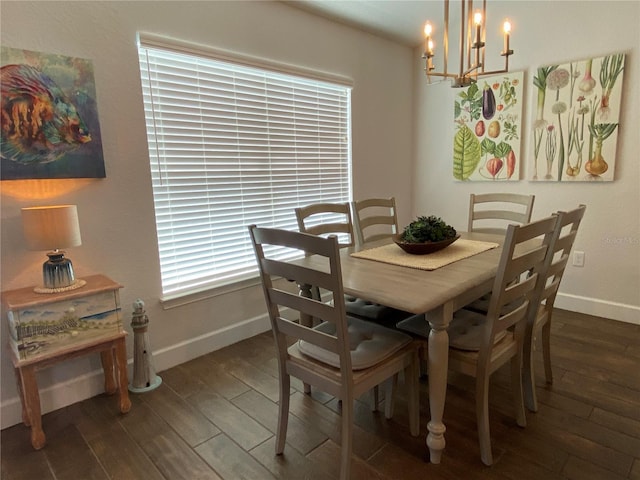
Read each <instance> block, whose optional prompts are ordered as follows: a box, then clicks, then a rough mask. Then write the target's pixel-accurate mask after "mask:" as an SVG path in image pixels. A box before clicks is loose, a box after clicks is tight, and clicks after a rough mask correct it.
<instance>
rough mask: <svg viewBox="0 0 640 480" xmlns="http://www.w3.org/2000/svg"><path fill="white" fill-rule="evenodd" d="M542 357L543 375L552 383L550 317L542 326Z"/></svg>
mask: <svg viewBox="0 0 640 480" xmlns="http://www.w3.org/2000/svg"><path fill="white" fill-rule="evenodd" d="M541 333H542V358H543V359H544V375H545V378H546V379H547V383H549V384H552V383H553V372H552V371H551V319H548V320H547V321H546V323H545V324H544V325H543V326H542V332H541Z"/></svg>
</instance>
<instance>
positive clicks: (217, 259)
mask: <svg viewBox="0 0 640 480" xmlns="http://www.w3.org/2000/svg"><path fill="white" fill-rule="evenodd" d="M139 59H140V77H141V82H142V91H143V96H144V109H145V118H146V126H147V137H148V144H149V161H150V166H151V177H152V183H153V198H154V205H155V216H156V227H157V235H158V247H159V251H160V268H161V274H162V293H163V297H164V298H170V297H176V296H181V295H185V294H188V293H191V292H194V291H198V290H204V289H209V288H214V287H218V286H222V285H227V284H230V283H235V282H238V281H240V280H243V279H247V278H250V277H255V276H256V273H257V266H256V264H255V257H254V253H253V250H252V247H251V241H250V239H249V235H248V229H247V226H248V225H250V224H257V225H260V226H272V227H277V228H284V229H288V230H297V223H296V219H295V214H294V208H295V207H297V206H302V205H308V204H310V203H316V202H345V201H349V200H350V198H351V173H350V172H351V168H350V166H351V151H350V145H351V142H350V135H351V130H350V128H351V127H350V125H351V122H350V99H351V89H350V87H349V86H346V85H341V84H337V83H336V84H333V83H330V82H327V81H325V80H316V79H312V78H309V77H306V76H297V75H291V74H289V73H286V74H285V73H281V72H278V71H275V70H273V69H269V68H266V69H265V68H258V67H256V66H248V65H246V63H245V62H243V63H233V62H230V61H228V60H226V59H225V60H220V59H217V58H215V57H214V56H212V55H210V54H203V53H202V52H199V51H194V50H187V49H183V48H181V47H179V46H178V47H176V48H173V47H170V48H165V47H164V46H162V47H161V46H158V45H156V44H154V43H153V42H145V40H144V39H141V42H140V47H139Z"/></svg>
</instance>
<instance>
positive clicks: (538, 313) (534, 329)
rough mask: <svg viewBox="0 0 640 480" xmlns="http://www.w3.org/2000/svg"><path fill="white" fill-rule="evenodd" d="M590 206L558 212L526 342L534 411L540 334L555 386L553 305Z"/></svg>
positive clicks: (527, 393) (528, 393) (526, 377)
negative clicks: (537, 302)
mask: <svg viewBox="0 0 640 480" xmlns="http://www.w3.org/2000/svg"><path fill="white" fill-rule="evenodd" d="M586 209H587V207H586V205H580V206H579V207H578V208H576V209H574V210H571V211H569V212H562V211H560V212H558V213H557V215H558V223H557V225H556V229H555V232H554V235H553V239H552V246H551V249H552V254H551V255H549V256H548V258H547V260H546V265H545V269H546V274H545V275H544V278H543V279H541V282H540V283H541V286H540V294H539V300H538V301H539V304H538V306H537V308H536V309H535V311H534V312H533V315H532V317H531V318H530V319H529V325H528V327H527V330H526V335H525V340H524V365H523V375H522V376H523V385H524V399H525V403H526V406H527V408H528V409H529V410H531V411H534V412H535V411H537V410H538V400H537V395H536V389H535V371H534V361H533V351H534V348H533V344H534V342H535V339H536V336H537V334H538V333H540V334H541V335H540V337H541V346H542V357H543V362H544V371H545V378H546V381H547V383H552V382H553V372H552V369H551V317H552V315H553V305H554V303H555V300H556V296H557V294H558V289H559V287H560V282H561V281H562V276H563V275H564V271H565V269H566V266H567V263H568V261H569V256H570V254H571V249H572V248H573V244H574V242H575V239H576V236H577V234H578V227H579V226H580V223H581V222H582V218H583V217H584V214H585V211H586Z"/></svg>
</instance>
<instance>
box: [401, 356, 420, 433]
mask: <svg viewBox="0 0 640 480" xmlns="http://www.w3.org/2000/svg"><path fill="white" fill-rule="evenodd" d="M419 377H420V359H419V357H418V352H417V351H416V352H415V353H414V356H413V361H412V362H411V365H409V366H408V367H407V368H405V370H404V380H405V382H406V384H407V395H408V396H409V398H408V399H407V403H408V404H409V431H410V432H411V435H413V436H414V437H417V436H418V435H420V383H419V382H420V379H419Z"/></svg>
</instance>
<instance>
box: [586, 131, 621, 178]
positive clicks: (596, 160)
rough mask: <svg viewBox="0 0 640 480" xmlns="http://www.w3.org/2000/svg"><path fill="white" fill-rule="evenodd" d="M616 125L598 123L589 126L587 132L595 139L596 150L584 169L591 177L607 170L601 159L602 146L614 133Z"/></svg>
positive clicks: (607, 167)
mask: <svg viewBox="0 0 640 480" xmlns="http://www.w3.org/2000/svg"><path fill="white" fill-rule="evenodd" d="M617 126H618V124H617V123H598V124H596V125H589V131H590V132H591V135H593V137H594V138H595V142H596V148H595V151H594V154H593V158H591V159H589V161H588V162H587V163H586V164H585V166H584V169H585V170H586V171H587V172H589V173H590V174H591V175H593V176H600V175H602V174H603V173H605V172H606V171H607V170H608V169H609V165H607V162H606V161H605V160H604V158H603V157H602V144H603V142H604V141H605V140H606V139H607V138H609V137H610V136H611V134H612V133H613V132H614V131H615V129H616V127H617Z"/></svg>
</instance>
